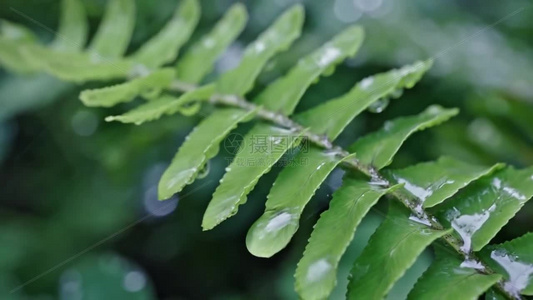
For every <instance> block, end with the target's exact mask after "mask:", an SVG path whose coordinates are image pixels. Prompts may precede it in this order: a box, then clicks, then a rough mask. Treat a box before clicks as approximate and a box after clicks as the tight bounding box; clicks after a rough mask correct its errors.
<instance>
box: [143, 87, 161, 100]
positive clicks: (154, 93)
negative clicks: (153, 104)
mask: <svg viewBox="0 0 533 300" xmlns="http://www.w3.org/2000/svg"><path fill="white" fill-rule="evenodd" d="M162 91H163V90H162V89H160V88H151V89H148V90H146V91H143V92H142V94H141V95H142V96H143V98H145V99H149V100H155V99H156V98H157V97H159V95H161V92H162Z"/></svg>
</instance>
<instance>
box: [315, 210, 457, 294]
mask: <svg viewBox="0 0 533 300" xmlns="http://www.w3.org/2000/svg"><path fill="white" fill-rule="evenodd" d="M409 215H410V212H409V210H407V209H406V208H405V207H402V206H400V205H399V204H398V203H397V202H391V204H390V206H389V213H388V214H387V218H386V219H385V221H384V222H383V223H382V224H381V225H380V226H379V227H378V229H377V230H376V232H375V233H374V234H373V235H372V237H371V238H370V240H369V241H368V244H367V246H366V247H365V249H364V250H363V253H361V255H360V256H359V257H358V258H357V260H356V261H355V263H354V266H353V269H352V271H351V272H350V276H351V278H350V282H349V283H348V294H347V298H348V299H381V298H383V297H384V296H385V295H386V294H387V292H388V291H389V290H390V289H391V288H392V285H393V284H394V282H396V280H398V279H400V277H401V276H402V275H403V274H404V273H405V271H406V270H407V269H408V268H409V267H410V266H411V265H412V264H413V263H414V262H415V260H416V258H417V257H418V256H419V255H420V254H421V253H422V251H424V249H425V248H426V247H427V246H429V244H431V242H433V241H434V240H436V239H437V238H439V237H442V236H443V235H445V234H448V233H449V232H450V231H451V230H452V229H447V230H436V229H432V228H429V227H428V226H426V225H424V224H421V223H417V222H413V221H411V220H409ZM384 270H386V272H383V271H384ZM318 271H322V270H318ZM317 273H319V274H316V276H318V275H320V272H317Z"/></svg>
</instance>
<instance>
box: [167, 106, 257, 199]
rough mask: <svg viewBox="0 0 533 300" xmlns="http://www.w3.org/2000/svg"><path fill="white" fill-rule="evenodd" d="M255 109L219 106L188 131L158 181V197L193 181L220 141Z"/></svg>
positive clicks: (216, 149) (171, 193)
mask: <svg viewBox="0 0 533 300" xmlns="http://www.w3.org/2000/svg"><path fill="white" fill-rule="evenodd" d="M254 114H255V112H254V111H244V110H241V109H236V108H227V109H220V110H218V111H217V112H215V113H213V114H212V115H210V116H209V117H207V118H206V119H205V120H203V121H202V123H200V125H198V126H197V127H196V128H195V129H194V130H193V131H192V132H191V134H189V135H188V136H187V138H186V140H185V142H184V143H183V145H182V146H181V147H180V149H179V150H178V153H177V154H176V156H175V157H174V159H173V160H172V162H171V163H170V166H169V167H168V169H167V170H166V171H165V173H163V176H162V177H161V180H160V181H159V198H160V199H162V200H163V199H168V198H170V197H172V196H173V195H174V194H175V193H178V192H180V191H181V190H182V189H183V187H184V186H185V185H187V184H190V183H191V182H192V181H194V179H195V178H196V176H197V175H198V173H199V172H200V171H201V170H202V167H203V166H204V165H205V164H206V163H207V161H208V160H209V159H210V158H212V157H214V156H215V155H216V154H217V153H218V149H219V146H218V144H219V143H220V142H221V141H222V140H223V139H224V138H225V137H226V136H227V135H228V133H229V132H230V131H231V130H232V129H233V128H235V127H236V126H237V124H238V123H240V122H243V121H246V120H249V119H250V118H251V117H253V115H254Z"/></svg>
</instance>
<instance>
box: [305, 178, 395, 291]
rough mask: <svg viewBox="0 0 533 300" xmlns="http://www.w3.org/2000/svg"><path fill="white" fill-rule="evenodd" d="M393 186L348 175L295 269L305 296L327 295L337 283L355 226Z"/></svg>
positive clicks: (317, 224) (316, 227)
mask: <svg viewBox="0 0 533 300" xmlns="http://www.w3.org/2000/svg"><path fill="white" fill-rule="evenodd" d="M389 191H390V189H383V188H380V187H379V186H376V185H374V184H372V183H369V182H365V181H362V180H359V179H355V178H350V177H349V176H346V177H345V178H344V180H343V184H342V186H341V187H340V188H339V189H338V190H337V191H336V192H335V193H334V194H333V199H332V200H331V202H330V204H329V209H328V210H326V211H325V212H324V213H322V215H321V216H320V219H319V220H318V222H317V223H316V225H315V228H314V230H313V233H312V234H311V238H310V239H309V243H308V244H307V246H306V247H305V251H304V254H303V257H302V259H301V260H300V262H299V263H298V267H297V269H296V274H295V277H296V291H298V294H299V295H300V297H301V298H302V299H326V298H327V297H328V296H329V294H330V293H331V291H332V290H333V288H334V287H335V285H336V284H337V266H338V264H339V261H340V259H341V257H342V255H343V254H344V251H346V248H347V247H348V245H349V244H350V242H351V240H352V239H353V236H354V233H355V229H356V228H357V226H358V225H359V223H360V222H361V220H362V219H363V217H364V216H365V215H366V214H367V213H368V211H369V210H370V208H371V207H372V206H374V204H376V203H377V202H378V200H379V198H380V197H381V196H383V195H384V194H386V193H387V192H389Z"/></svg>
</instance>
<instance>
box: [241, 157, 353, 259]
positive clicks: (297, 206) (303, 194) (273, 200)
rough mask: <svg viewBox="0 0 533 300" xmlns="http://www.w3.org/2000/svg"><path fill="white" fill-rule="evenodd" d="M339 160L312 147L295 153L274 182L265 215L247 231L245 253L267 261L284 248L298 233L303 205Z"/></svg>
mask: <svg viewBox="0 0 533 300" xmlns="http://www.w3.org/2000/svg"><path fill="white" fill-rule="evenodd" d="M344 159H346V158H344ZM342 160H343V158H339V157H338V153H336V152H333V151H329V152H323V151H321V150H319V149H317V148H314V147H310V148H309V149H308V150H307V151H306V150H305V149H304V150H303V151H302V152H300V153H298V154H297V155H296V156H295V157H294V159H293V161H292V162H291V164H289V165H288V166H287V167H285V169H283V171H281V173H280V174H279V176H278V177H277V178H276V181H275V182H274V185H273V186H272V189H271V190H270V193H269V195H268V198H267V201H266V204H265V206H266V208H265V212H264V213H263V215H262V216H261V217H260V218H259V219H258V220H257V221H255V223H254V224H253V225H252V227H251V228H250V230H249V231H248V235H247V236H246V246H247V247H248V251H250V253H252V254H253V255H255V256H259V257H270V256H272V255H274V254H276V253H277V252H279V251H280V250H281V249H283V248H285V246H287V244H288V243H289V241H290V240H291V238H292V236H293V235H294V233H295V232H296V230H298V226H299V220H300V216H301V214H302V211H303V209H304V207H305V205H306V204H307V203H308V202H309V200H310V199H311V197H313V194H314V193H315V191H316V190H317V189H318V187H319V186H320V184H321V183H322V182H323V181H324V180H326V177H327V176H328V175H329V173H331V171H333V169H334V168H335V167H336V166H337V165H338V164H339V163H340V162H341V161H342Z"/></svg>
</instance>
